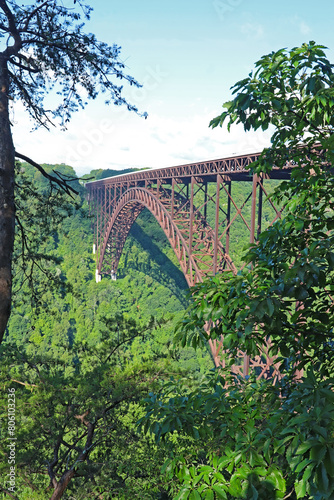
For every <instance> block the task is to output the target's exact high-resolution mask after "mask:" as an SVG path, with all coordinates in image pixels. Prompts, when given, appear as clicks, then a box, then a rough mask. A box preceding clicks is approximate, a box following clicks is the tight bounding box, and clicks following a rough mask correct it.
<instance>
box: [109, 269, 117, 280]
mask: <svg viewBox="0 0 334 500" xmlns="http://www.w3.org/2000/svg"><path fill="white" fill-rule="evenodd" d="M110 276H111V279H112V280H113V281H116V280H117V275H116V273H115V272H114V270H113V269H112V270H111V272H110Z"/></svg>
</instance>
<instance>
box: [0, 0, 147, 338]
mask: <svg viewBox="0 0 334 500" xmlns="http://www.w3.org/2000/svg"><path fill="white" fill-rule="evenodd" d="M66 3H67V4H68V6H65V5H66ZM66 3H64V2H62V1H59V0H44V1H43V0H37V2H33V3H32V4H30V5H20V4H19V3H17V2H16V1H14V0H0V41H1V43H2V45H3V46H4V48H3V50H1V52H0V200H1V203H0V221H1V222H0V294H1V301H0V341H1V339H2V337H3V334H4V331H5V328H6V324H7V321H8V318H9V315H10V307H11V289H12V269H11V262H12V253H13V242H14V231H15V201H14V178H15V176H14V167H15V157H17V158H21V159H23V160H25V161H28V162H30V163H32V164H33V165H34V166H35V167H36V168H38V169H39V170H40V171H41V172H42V173H43V175H45V176H46V177H47V178H48V179H49V180H50V181H51V182H52V183H53V184H54V185H55V186H58V187H60V188H62V189H64V190H65V191H66V192H68V193H71V192H72V193H73V191H74V190H73V188H72V187H71V184H70V182H69V179H67V178H66V176H65V177H64V176H62V175H60V174H56V173H55V174H48V173H46V172H45V170H44V169H43V168H42V167H41V166H40V165H38V164H37V163H35V162H34V161H33V160H31V159H30V158H27V157H26V156H25V155H24V154H22V153H20V152H18V151H15V146H14V144H13V140H12V133H11V122H10V107H11V104H10V103H14V105H15V103H16V102H17V101H21V102H22V103H23V105H24V107H25V109H26V110H27V112H28V113H29V114H30V116H31V118H32V119H33V121H34V123H35V126H36V127H40V126H42V127H46V128H49V127H50V126H53V125H55V124H56V123H58V124H59V125H60V126H61V127H62V128H63V129H66V124H67V123H68V121H69V120H70V117H71V115H72V113H73V112H75V111H77V110H78V109H80V108H83V107H84V106H85V104H86V100H85V99H84V98H83V97H82V95H85V96H87V99H95V97H96V96H97V95H98V94H99V93H101V92H102V93H106V104H110V103H112V102H113V103H114V104H116V105H125V106H127V108H128V109H129V110H131V111H135V112H138V110H137V108H136V107H135V106H133V105H131V104H129V103H128V102H127V101H126V99H125V98H124V97H123V95H122V86H121V85H117V84H115V83H114V80H115V79H121V80H122V79H123V80H125V81H126V82H127V83H129V84H130V85H135V86H140V85H139V83H138V82H137V81H136V80H135V79H134V78H132V77H131V76H129V75H127V74H125V73H124V68H125V66H124V64H123V63H122V61H121V59H120V47H118V46H117V45H113V46H109V45H107V44H106V43H103V42H99V41H98V40H97V39H96V36H95V35H94V34H91V33H85V32H84V31H83V27H84V23H82V22H81V18H82V17H83V18H84V19H86V20H89V18H90V14H91V11H92V8H91V7H90V6H89V5H88V4H87V3H86V2H85V0H73V2H70V1H68V2H66ZM71 3H73V5H72V6H71V5H70V4H71ZM50 91H55V92H56V95H57V96H59V99H60V100H59V104H58V105H57V106H56V107H55V109H51V110H50V109H49V103H46V102H45V96H46V95H47V94H48V93H49V92H50ZM144 115H145V116H146V114H145V113H144Z"/></svg>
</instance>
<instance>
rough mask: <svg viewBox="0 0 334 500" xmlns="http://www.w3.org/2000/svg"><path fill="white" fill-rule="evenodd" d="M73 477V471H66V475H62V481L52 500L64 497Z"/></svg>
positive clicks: (58, 484) (56, 488) (57, 486)
mask: <svg viewBox="0 0 334 500" xmlns="http://www.w3.org/2000/svg"><path fill="white" fill-rule="evenodd" d="M73 477H74V470H73V469H71V470H68V471H66V472H65V474H63V475H62V477H61V479H60V481H59V482H58V483H57V485H56V487H55V489H54V492H53V494H52V497H51V499H50V500H59V499H60V498H61V497H62V496H63V493H64V491H65V490H66V488H67V485H68V483H69V482H70V481H71V479H72V478H73Z"/></svg>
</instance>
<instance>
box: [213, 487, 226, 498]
mask: <svg viewBox="0 0 334 500" xmlns="http://www.w3.org/2000/svg"><path fill="white" fill-rule="evenodd" d="M212 489H213V490H214V491H215V492H216V493H217V495H218V498H226V499H227V495H226V492H225V491H224V490H223V488H221V487H220V486H218V485H217V484H213V485H212Z"/></svg>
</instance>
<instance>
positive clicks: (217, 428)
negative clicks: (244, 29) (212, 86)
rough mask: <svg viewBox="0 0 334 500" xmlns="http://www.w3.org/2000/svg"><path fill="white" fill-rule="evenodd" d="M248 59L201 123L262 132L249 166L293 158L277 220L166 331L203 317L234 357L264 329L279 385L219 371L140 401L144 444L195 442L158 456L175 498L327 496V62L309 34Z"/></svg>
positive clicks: (331, 386) (330, 456) (333, 208)
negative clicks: (262, 144)
mask: <svg viewBox="0 0 334 500" xmlns="http://www.w3.org/2000/svg"><path fill="white" fill-rule="evenodd" d="M256 67H257V69H256V71H255V72H254V74H253V73H251V74H250V75H249V76H248V77H247V78H245V79H244V80H242V81H241V82H238V83H237V84H236V85H235V86H234V94H235V98H234V99H233V100H232V101H230V102H228V103H226V104H225V105H224V107H225V108H226V109H227V111H224V112H223V113H222V114H221V115H220V116H218V117H217V118H216V119H214V120H212V122H211V125H212V126H217V125H221V124H222V123H224V121H225V120H227V121H228V126H229V127H230V126H231V125H232V124H233V123H234V122H237V123H238V122H240V123H242V124H243V125H244V128H245V130H250V129H254V130H257V129H258V128H262V129H266V128H268V126H269V124H271V125H273V126H274V127H275V132H274V134H273V136H272V146H271V148H268V149H265V150H264V151H263V153H262V154H261V157H260V159H259V161H258V162H256V163H255V164H253V165H252V168H253V169H254V171H255V172H257V173H260V172H269V171H270V170H271V168H272V165H277V166H280V167H281V168H282V167H284V165H285V164H286V162H287V161H293V162H294V164H295V168H294V170H293V172H292V174H291V180H290V181H289V182H283V183H281V184H280V185H279V186H278V187H277V189H276V192H275V195H274V200H275V201H276V202H278V203H280V204H283V205H285V209H284V212H283V216H282V218H281V219H280V220H278V221H277V222H276V223H275V224H274V225H273V226H272V227H271V228H269V229H268V230H267V231H264V232H263V233H262V234H261V235H260V238H259V241H258V242H257V243H256V244H253V245H250V246H249V249H248V250H247V252H246V253H245V256H244V258H245V261H246V262H247V263H248V264H249V265H248V266H247V267H246V268H244V269H243V271H242V272H240V273H238V275H236V276H232V275H230V276H226V275H224V276H216V277H214V278H211V279H209V280H207V281H206V282H204V283H202V284H199V285H198V286H197V287H195V288H194V290H193V297H194V302H195V303H194V305H193V306H192V307H191V309H190V314H189V316H187V318H186V319H185V320H184V322H183V324H182V326H181V328H180V329H179V332H178V339H179V340H180V341H181V342H182V344H183V345H186V344H187V343H189V344H191V345H202V344H203V343H204V342H205V341H206V336H205V333H204V325H205V323H206V322H210V321H211V322H212V324H213V325H214V326H213V328H211V331H210V336H211V337H212V338H213V339H214V338H220V336H221V335H223V337H224V343H223V344H224V347H225V348H226V349H228V350H229V352H230V354H231V355H232V356H233V357H235V356H236V355H237V353H238V350H239V349H242V350H243V351H244V352H247V353H248V354H249V355H250V356H255V355H261V352H262V346H263V344H264V343H265V341H266V340H267V339H268V338H269V337H270V339H271V345H272V347H271V355H276V356H277V358H276V362H277V363H278V364H279V366H280V373H281V380H278V381H277V383H276V384H275V386H273V383H272V380H270V379H269V380H257V379H256V376H255V374H254V373H253V374H251V375H250V377H249V379H248V380H244V379H238V377H235V376H232V375H231V374H230V373H229V371H228V370H227V371H225V372H224V371H223V370H222V371H221V373H218V374H215V375H213V376H212V377H208V378H207V379H206V380H205V381H204V383H203V384H202V386H201V387H199V388H195V389H193V388H190V389H189V388H188V387H186V386H184V385H183V384H181V383H179V382H175V383H172V384H170V383H169V384H167V385H165V387H164V388H163V389H162V390H161V391H159V392H157V393H156V394H152V395H151V396H150V397H149V398H147V415H146V416H145V417H144V418H143V419H141V425H142V426H143V428H144V429H145V430H146V431H150V432H151V433H153V434H154V435H155V436H156V440H157V442H159V440H161V439H164V440H167V441H168V440H170V439H173V438H174V436H175V431H177V433H178V434H180V435H188V436H190V437H191V438H192V439H193V440H194V441H195V443H197V446H198V450H200V449H202V450H204V452H202V454H200V453H198V452H195V453H187V454H182V455H179V454H177V455H176V456H175V455H174V456H171V457H170V460H169V461H168V462H166V464H165V471H166V474H167V475H169V477H172V478H174V480H175V482H176V484H175V490H174V491H175V495H174V498H176V499H177V500H181V499H215V498H225V499H231V498H238V499H247V500H250V499H252V500H256V499H263V498H266V499H277V498H285V499H286V498H289V499H291V500H295V499H304V500H306V499H307V500H310V499H314V500H325V499H326V500H329V499H332V498H333V495H334V338H333V325H334V310H333V278H334V252H333V244H334V240H333V228H334V199H333V186H334V178H333V172H332V170H331V169H330V168H328V167H329V166H331V165H332V164H333V159H334V147H333V144H334V142H333V138H334V135H333V130H334V118H333V114H332V109H333V106H334V90H333V83H334V73H333V65H331V64H330V63H329V61H328V60H327V59H326V57H325V54H324V47H322V46H318V45H316V44H315V43H314V42H310V43H309V44H304V45H303V46H302V47H300V48H295V49H292V50H291V51H287V50H280V51H278V52H276V53H274V52H273V53H272V54H269V55H267V56H264V57H263V58H262V59H261V60H260V61H258V62H257V64H256ZM171 396H172V397H171ZM203 438H206V441H205V444H203Z"/></svg>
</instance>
